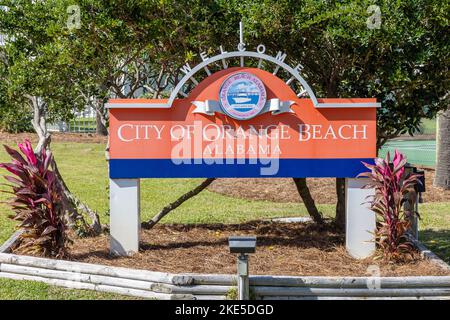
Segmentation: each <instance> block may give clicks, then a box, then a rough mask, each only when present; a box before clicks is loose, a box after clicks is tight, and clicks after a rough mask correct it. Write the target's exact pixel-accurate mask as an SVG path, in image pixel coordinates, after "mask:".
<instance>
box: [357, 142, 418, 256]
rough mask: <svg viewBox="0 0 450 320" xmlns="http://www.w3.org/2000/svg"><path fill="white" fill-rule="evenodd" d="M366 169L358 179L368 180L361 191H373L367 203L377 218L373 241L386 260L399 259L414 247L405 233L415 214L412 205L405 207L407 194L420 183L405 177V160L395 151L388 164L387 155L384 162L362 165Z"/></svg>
mask: <svg viewBox="0 0 450 320" xmlns="http://www.w3.org/2000/svg"><path fill="white" fill-rule="evenodd" d="M364 165H365V166H366V167H367V168H368V169H370V172H365V173H362V174H360V175H359V177H368V178H370V180H371V181H370V183H368V184H367V185H366V186H365V188H374V189H375V195H374V196H373V197H372V199H371V201H370V205H371V209H372V211H374V212H375V213H376V215H377V217H378V219H377V229H376V231H375V240H376V242H377V244H378V246H379V248H380V249H381V250H382V256H383V257H384V258H385V259H386V260H402V259H404V258H405V257H406V256H408V255H410V256H411V255H412V253H413V252H414V246H413V244H412V243H411V242H410V241H409V238H408V234H407V233H408V230H409V228H410V226H411V218H412V217H414V215H417V216H418V213H417V212H416V211H415V210H414V206H413V205H409V206H407V208H405V206H404V204H405V202H407V201H410V200H409V198H408V193H409V192H412V191H413V190H414V186H415V185H416V184H417V183H420V180H419V179H418V178H419V175H418V174H413V173H410V174H406V173H405V165H406V157H405V156H404V155H403V154H401V153H400V152H398V151H397V150H396V151H395V155H394V158H393V159H392V163H391V162H390V154H389V152H388V153H387V155H386V158H385V159H382V158H376V159H375V165H370V164H367V163H364Z"/></svg>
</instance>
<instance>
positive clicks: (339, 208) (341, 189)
mask: <svg viewBox="0 0 450 320" xmlns="http://www.w3.org/2000/svg"><path fill="white" fill-rule="evenodd" d="M336 195H337V203H336V217H335V223H336V225H337V226H338V227H339V228H340V229H341V230H344V229H345V178H336Z"/></svg>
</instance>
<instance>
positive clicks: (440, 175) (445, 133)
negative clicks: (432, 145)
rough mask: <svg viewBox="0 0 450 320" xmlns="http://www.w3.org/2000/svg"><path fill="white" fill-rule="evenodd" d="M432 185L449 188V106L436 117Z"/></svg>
mask: <svg viewBox="0 0 450 320" xmlns="http://www.w3.org/2000/svg"><path fill="white" fill-rule="evenodd" d="M434 185H435V186H436V187H440V188H444V189H446V190H449V189H450V108H448V109H447V110H446V111H444V112H441V113H439V115H438V119H437V127H436V175H435V176H434Z"/></svg>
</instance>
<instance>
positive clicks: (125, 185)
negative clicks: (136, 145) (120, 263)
mask: <svg viewBox="0 0 450 320" xmlns="http://www.w3.org/2000/svg"><path fill="white" fill-rule="evenodd" d="M109 196H110V197H109V208H110V236H111V239H110V251H111V253H112V254H114V255H120V256H126V255H132V254H133V253H136V252H138V251H139V239H140V228H141V219H140V212H139V211H140V181H139V179H109Z"/></svg>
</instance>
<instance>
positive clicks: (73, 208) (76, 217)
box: [26, 95, 102, 235]
mask: <svg viewBox="0 0 450 320" xmlns="http://www.w3.org/2000/svg"><path fill="white" fill-rule="evenodd" d="M26 97H27V98H28V99H29V100H30V102H31V106H32V108H33V118H32V120H31V123H32V125H33V128H34V130H35V131H36V133H37V135H38V137H39V141H38V144H37V145H36V147H35V149H34V152H35V153H37V154H39V153H41V152H42V151H43V150H50V143H51V134H50V133H49V132H48V130H47V122H46V118H45V113H46V110H45V109H46V104H45V102H44V101H42V99H41V98H39V97H36V96H30V95H27V96H26ZM51 165H52V168H53V170H54V172H55V174H56V176H57V178H58V181H59V184H60V187H61V190H62V192H63V199H62V201H63V203H64V206H65V209H66V210H67V213H68V216H67V217H68V220H69V223H70V224H71V225H72V227H74V228H79V229H81V230H82V231H83V232H84V233H88V234H91V235H97V234H99V233H100V232H101V231H102V227H101V224H100V218H99V216H98V214H97V213H96V212H95V211H93V210H91V209H90V208H89V207H88V206H87V205H86V204H84V203H82V202H81V201H80V200H79V199H78V198H77V197H76V196H74V195H73V194H72V193H71V192H70V190H69V188H68V187H67V185H66V183H65V181H64V179H63V177H62V176H61V173H60V172H59V170H58V166H57V165H56V161H55V159H54V158H53V161H52V164H51ZM82 213H85V214H87V215H88V216H90V218H91V220H92V224H91V225H89V224H88V223H87V222H86V221H85V219H84V217H83V215H82Z"/></svg>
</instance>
